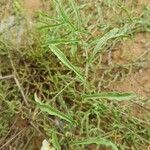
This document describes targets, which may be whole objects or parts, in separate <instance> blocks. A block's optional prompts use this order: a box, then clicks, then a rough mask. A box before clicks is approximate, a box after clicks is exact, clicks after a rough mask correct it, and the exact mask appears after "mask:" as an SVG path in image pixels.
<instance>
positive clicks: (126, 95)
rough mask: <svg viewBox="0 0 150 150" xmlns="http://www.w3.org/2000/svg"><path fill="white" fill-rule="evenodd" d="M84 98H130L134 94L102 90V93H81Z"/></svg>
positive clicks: (119, 99)
mask: <svg viewBox="0 0 150 150" xmlns="http://www.w3.org/2000/svg"><path fill="white" fill-rule="evenodd" d="M82 97H83V98H84V99H99V98H105V99H109V100H118V101H122V100H130V99H132V98H134V97H136V95H135V94H134V93H118V92H102V93H95V94H84V95H82Z"/></svg>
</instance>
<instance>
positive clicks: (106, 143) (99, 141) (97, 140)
mask: <svg viewBox="0 0 150 150" xmlns="http://www.w3.org/2000/svg"><path fill="white" fill-rule="evenodd" d="M71 144H72V145H88V144H97V145H104V146H106V147H111V148H112V150H118V148H117V146H116V145H115V144H114V143H112V142H111V141H109V140H107V139H105V138H101V137H92V138H88V139H84V140H79V141H75V142H72V143H71Z"/></svg>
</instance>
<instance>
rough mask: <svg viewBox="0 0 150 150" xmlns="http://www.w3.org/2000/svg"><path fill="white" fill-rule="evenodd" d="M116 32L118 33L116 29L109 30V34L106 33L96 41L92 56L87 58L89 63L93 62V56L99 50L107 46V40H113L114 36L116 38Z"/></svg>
mask: <svg viewBox="0 0 150 150" xmlns="http://www.w3.org/2000/svg"><path fill="white" fill-rule="evenodd" d="M118 31H119V29H118V28H114V29H112V30H110V31H109V32H107V33H106V34H105V35H104V36H103V37H101V38H100V39H99V40H98V42H97V44H96V46H95V48H94V50H93V53H92V56H91V57H90V58H89V62H92V61H93V59H94V57H95V55H96V54H97V53H98V52H99V51H100V50H102V48H103V46H104V45H106V44H107V41H108V40H110V39H112V38H115V37H116V36H118V35H117V33H118Z"/></svg>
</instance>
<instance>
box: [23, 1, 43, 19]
mask: <svg viewBox="0 0 150 150" xmlns="http://www.w3.org/2000/svg"><path fill="white" fill-rule="evenodd" d="M24 8H25V10H26V12H27V15H29V16H30V17H32V16H34V15H35V13H36V12H37V11H39V10H40V9H41V8H42V2H41V0H24Z"/></svg>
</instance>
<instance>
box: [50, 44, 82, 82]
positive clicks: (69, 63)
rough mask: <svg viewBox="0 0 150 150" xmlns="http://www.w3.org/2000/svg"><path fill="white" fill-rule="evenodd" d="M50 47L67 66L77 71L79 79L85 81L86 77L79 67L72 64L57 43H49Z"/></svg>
mask: <svg viewBox="0 0 150 150" xmlns="http://www.w3.org/2000/svg"><path fill="white" fill-rule="evenodd" d="M49 48H50V49H51V51H52V52H53V53H54V54H55V55H56V56H57V57H58V59H59V60H60V61H61V62H62V63H63V64H64V65H65V66H67V67H68V68H69V69H70V70H72V71H73V72H75V73H76V75H77V76H78V77H79V79H81V80H82V81H84V77H83V75H82V74H81V72H80V71H79V70H78V69H77V67H75V66H74V65H73V64H71V62H70V61H69V60H68V59H67V58H66V56H65V54H64V53H63V52H62V51H61V50H60V49H58V48H57V47H56V46H55V45H49Z"/></svg>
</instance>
